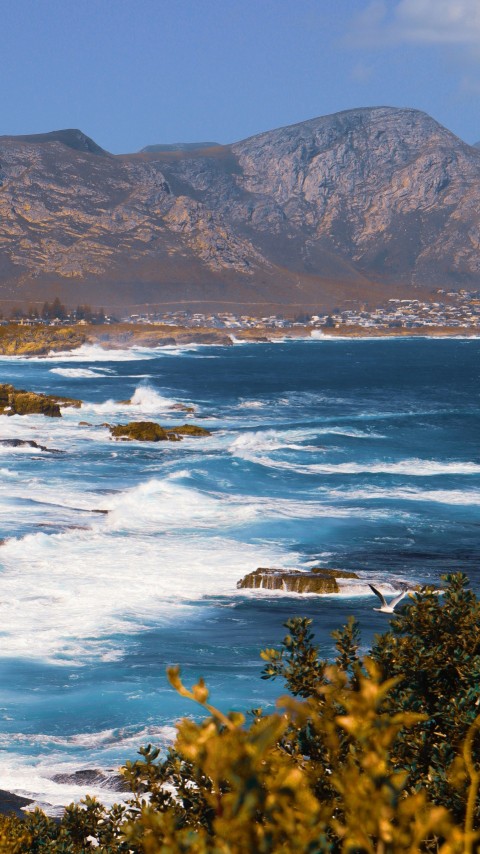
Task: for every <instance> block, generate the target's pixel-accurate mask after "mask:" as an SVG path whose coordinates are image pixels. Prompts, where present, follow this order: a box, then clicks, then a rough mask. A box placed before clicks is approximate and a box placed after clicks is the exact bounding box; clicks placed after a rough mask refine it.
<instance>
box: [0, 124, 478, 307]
mask: <svg viewBox="0 0 480 854" xmlns="http://www.w3.org/2000/svg"><path fill="white" fill-rule="evenodd" d="M199 145H200V147H199V146H198V145H196V146H193V147H188V146H186V147H180V148H179V147H178V146H177V147H173V148H169V147H165V146H163V147H162V146H160V147H158V146H153V147H150V149H147V150H144V151H143V152H140V153H139V154H136V155H122V156H112V155H110V154H108V153H107V152H105V151H103V149H101V148H100V147H99V146H97V145H96V144H95V143H94V142H93V141H92V140H90V139H89V138H88V137H86V136H85V135H84V134H82V133H81V132H80V131H57V132H53V133H52V134H43V135H38V136H32V137H22V138H20V137H16V138H15V137H1V138H0V291H1V294H0V296H1V298H2V299H3V300H4V301H7V302H6V303H5V305H7V304H8V301H10V302H11V303H13V302H17V303H18V302H19V301H22V300H23V301H28V300H32V299H37V300H43V299H45V298H49V297H50V296H51V295H53V294H57V293H58V294H59V295H60V296H61V297H62V298H63V299H64V300H66V301H67V302H69V303H70V304H74V303H76V302H84V301H89V302H92V303H94V304H95V305H99V304H105V305H107V306H110V307H113V308H118V307H120V306H127V305H129V306H133V305H141V304H142V303H150V304H156V305H163V306H166V305H170V306H172V307H173V306H182V305H184V304H185V301H188V302H190V303H193V304H197V306H198V307H204V308H207V307H214V306H216V307H219V308H220V307H224V308H226V307H238V308H245V309H250V310H252V311H255V310H256V309H260V308H264V307H267V306H277V307H278V306H285V307H301V306H305V307H307V306H308V307H311V308H322V307H325V308H328V307H329V306H330V307H331V306H332V305H333V304H334V303H338V302H342V301H343V300H344V299H347V298H350V299H351V298H357V297H358V298H360V299H362V300H369V299H370V300H371V301H373V302H375V301H378V300H379V299H382V298H386V297H388V296H390V295H392V294H394V293H395V294H398V293H404V294H407V293H411V292H412V289H413V288H416V289H417V290H419V291H422V290H424V289H426V290H428V289H431V288H432V287H433V286H445V285H446V286H448V287H462V286H465V285H475V286H478V285H479V281H480V253H479V248H480V151H479V150H478V149H476V148H474V147H473V146H468V145H466V144H465V143H463V142H461V141H460V140H459V139H458V138H457V137H455V136H454V135H453V134H451V133H450V132H449V131H448V130H446V129H445V128H443V127H441V126H440V125H439V124H438V123H437V122H435V121H434V120H433V119H431V118H430V117H429V116H427V115H425V114H424V113H421V112H418V111H416V110H399V109H393V108H383V107H380V108H369V109H361V110H351V111H348V112H344V113H338V114H336V115H333V116H326V117H323V118H318V119H312V120H311V121H307V122H303V123H301V124H298V125H294V126H291V127H287V128H281V129H279V130H275V131H270V132H267V133H263V134H260V135H258V136H255V137H252V138H250V139H247V140H245V141H243V142H239V143H237V144H235V145H232V146H218V145H213V144H212V145H210V144H205V145H206V146H207V147H203V148H202V147H201V144H199ZM152 148H153V149H155V150H153V151H152V150H151V149H152ZM157 149H159V150H157Z"/></svg>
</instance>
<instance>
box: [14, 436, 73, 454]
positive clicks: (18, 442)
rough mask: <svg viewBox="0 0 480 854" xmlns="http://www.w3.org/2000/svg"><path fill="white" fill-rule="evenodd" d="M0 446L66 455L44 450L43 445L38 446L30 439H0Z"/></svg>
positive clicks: (52, 449) (47, 449) (56, 451)
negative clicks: (34, 449)
mask: <svg viewBox="0 0 480 854" xmlns="http://www.w3.org/2000/svg"><path fill="white" fill-rule="evenodd" d="M0 445H5V446H6V447H7V448H21V447H28V448H36V449H37V450H38V451H48V453H49V454H65V453H66V451H59V450H58V449H57V448H46V447H45V445H39V444H38V442H34V441H33V440H32V439H0Z"/></svg>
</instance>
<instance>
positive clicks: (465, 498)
mask: <svg viewBox="0 0 480 854" xmlns="http://www.w3.org/2000/svg"><path fill="white" fill-rule="evenodd" d="M328 495H329V498H340V499H343V500H347V501H370V500H372V501H374V500H382V501H385V500H387V501H433V502H434V503H436V504H451V505H459V506H465V507H469V506H471V507H477V506H479V505H480V491H478V490H474V489H465V490H462V489H413V488H407V487H406V488H403V489H395V488H389V489H374V488H369V489H354V490H345V491H342V490H333V491H332V490H329V492H328Z"/></svg>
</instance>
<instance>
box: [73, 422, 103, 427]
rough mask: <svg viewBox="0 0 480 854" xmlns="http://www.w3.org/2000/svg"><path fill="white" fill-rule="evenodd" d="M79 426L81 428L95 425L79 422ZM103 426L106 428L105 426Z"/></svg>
mask: <svg viewBox="0 0 480 854" xmlns="http://www.w3.org/2000/svg"><path fill="white" fill-rule="evenodd" d="M78 426H79V427H93V424H90V421H79V422H78ZM103 426H105V425H103ZM109 426H110V425H109Z"/></svg>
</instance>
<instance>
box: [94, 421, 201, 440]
mask: <svg viewBox="0 0 480 854" xmlns="http://www.w3.org/2000/svg"><path fill="white" fill-rule="evenodd" d="M107 426H109V425H107ZM110 433H111V434H112V436H113V438H114V439H126V440H134V441H136V442H180V441H181V439H182V436H197V437H199V436H211V433H210V431H209V430H205V428H204V427H197V426H196V425H195V424H182V425H180V426H178V427H161V426H160V424H156V422H155V421H131V422H130V423H129V424H117V425H116V426H115V427H110Z"/></svg>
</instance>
